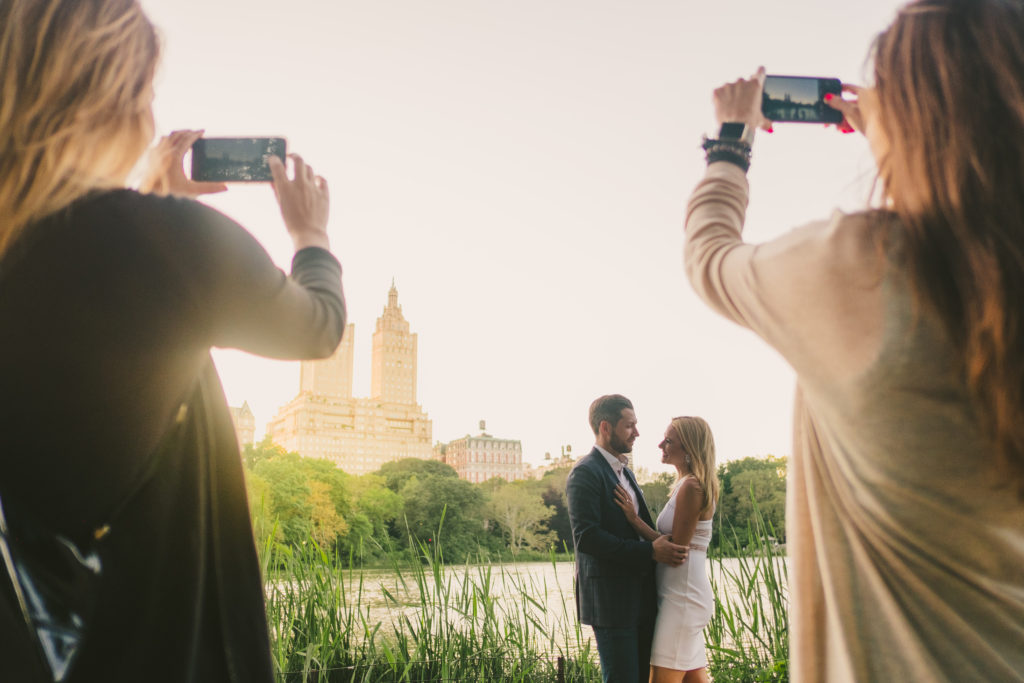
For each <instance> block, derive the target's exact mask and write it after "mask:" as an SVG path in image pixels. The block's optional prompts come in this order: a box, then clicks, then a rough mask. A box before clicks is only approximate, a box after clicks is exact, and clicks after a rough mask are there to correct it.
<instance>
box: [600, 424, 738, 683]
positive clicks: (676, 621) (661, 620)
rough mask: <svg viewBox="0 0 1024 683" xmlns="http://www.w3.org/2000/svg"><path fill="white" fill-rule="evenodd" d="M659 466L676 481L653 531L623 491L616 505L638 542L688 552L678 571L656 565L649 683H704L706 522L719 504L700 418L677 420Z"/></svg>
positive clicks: (711, 451) (710, 606) (710, 440)
mask: <svg viewBox="0 0 1024 683" xmlns="http://www.w3.org/2000/svg"><path fill="white" fill-rule="evenodd" d="M658 447H659V448H661V461H662V462H663V463H666V464H668V465H672V466H674V467H675V468H676V472H677V473H678V475H679V478H678V479H677V481H676V485H675V486H674V487H673V489H672V494H671V495H670V496H669V501H668V503H667V504H666V505H665V509H664V510H662V511H661V514H660V515H658V521H657V522H656V524H657V527H658V528H657V529H652V528H651V527H649V526H647V524H645V523H644V521H643V520H641V519H640V518H639V517H638V516H637V514H636V512H635V511H634V510H633V504H632V501H631V500H630V498H629V494H628V493H626V491H625V489H623V488H622V487H619V488H618V489H617V490H616V492H615V497H616V502H617V503H618V505H619V507H620V508H622V511H623V512H624V513H625V514H626V518H627V519H628V520H629V523H630V524H632V525H633V528H635V529H636V530H637V533H638V534H640V536H642V537H643V538H645V539H647V540H649V541H653V540H654V539H656V538H658V537H659V536H661V535H662V534H668V535H670V536H671V537H672V542H673V543H678V544H680V545H685V546H688V547H689V549H690V552H689V556H688V559H687V560H686V562H684V563H683V564H682V565H680V566H678V567H670V566H668V565H665V564H661V563H659V564H658V565H657V570H656V571H657V583H658V618H657V621H656V622H655V626H654V644H653V645H652V647H651V683H679V681H685V682H686V683H707V681H708V680H709V679H708V674H707V663H708V661H707V655H706V654H705V652H704V627H705V626H707V624H708V622H709V621H710V620H711V615H712V613H713V612H714V607H715V599H714V596H713V595H712V593H711V581H710V580H709V579H708V573H707V562H706V560H707V551H708V543H710V542H711V519H712V517H713V516H714V514H715V505H716V503H717V502H718V490H719V487H718V474H717V468H716V465H715V439H714V437H713V436H712V435H711V428H710V427H709V426H708V423H707V422H705V421H704V419H703V418H700V417H677V418H675V419H673V420H672V423H671V424H670V425H669V426H668V429H666V430H665V438H664V439H663V440H662V441H661V443H660V444H658Z"/></svg>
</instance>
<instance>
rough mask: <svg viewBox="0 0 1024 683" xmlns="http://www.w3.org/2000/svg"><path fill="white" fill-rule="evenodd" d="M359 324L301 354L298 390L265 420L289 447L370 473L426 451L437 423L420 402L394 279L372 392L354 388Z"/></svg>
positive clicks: (376, 344)
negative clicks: (356, 393)
mask: <svg viewBox="0 0 1024 683" xmlns="http://www.w3.org/2000/svg"><path fill="white" fill-rule="evenodd" d="M354 336H355V325H354V324H349V325H348V327H347V328H346V329H345V335H344V337H343V338H342V343H341V345H340V346H339V347H338V349H337V350H336V351H335V352H334V354H333V355H332V356H331V357H330V358H327V359H324V360H318V361H303V362H302V367H301V370H300V380H299V393H298V395H297V396H296V397H295V398H293V399H292V400H291V401H290V402H288V403H287V404H286V405H284V406H282V407H281V408H280V409H279V410H278V412H277V415H276V416H275V417H274V419H273V420H272V421H271V422H270V424H269V425H268V426H267V433H268V434H269V435H270V438H271V440H272V441H273V442H274V443H276V444H278V445H280V446H282V447H284V448H285V449H287V450H289V451H296V452H298V453H299V454H300V455H303V456H306V457H313V458H324V459H327V460H331V461H332V462H334V463H335V464H337V465H338V467H340V468H341V469H342V470H344V471H345V472H348V473H350V474H365V473H367V472H373V471H375V470H378V469H380V466H381V465H383V464H384V463H386V462H389V461H391V460H398V459H400V458H424V459H428V458H430V457H431V454H432V446H431V433H432V424H431V422H430V418H429V417H427V414H426V412H424V411H423V409H422V408H421V407H420V405H419V404H418V403H416V334H415V333H413V332H410V329H409V322H408V321H407V320H406V319H405V317H404V316H403V315H402V307H401V306H400V305H399V304H398V289H396V288H395V285H394V283H392V284H391V290H390V291H389V292H388V303H387V305H386V306H385V307H384V312H383V313H382V314H381V316H380V317H379V318H377V329H376V331H375V332H374V333H373V359H372V365H371V377H370V386H371V396H370V397H368V398H363V397H353V396H352V368H353V363H354V353H353V338H354Z"/></svg>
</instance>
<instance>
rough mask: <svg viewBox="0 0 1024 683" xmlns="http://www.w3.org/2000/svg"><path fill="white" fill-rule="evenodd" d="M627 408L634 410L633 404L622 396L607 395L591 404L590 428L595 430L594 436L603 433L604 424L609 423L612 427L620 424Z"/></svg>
mask: <svg viewBox="0 0 1024 683" xmlns="http://www.w3.org/2000/svg"><path fill="white" fill-rule="evenodd" d="M626 408H629V409H630V410H633V403H632V402H631V401H630V400H629V399H628V398H626V397H625V396H623V395H622V394H607V395H605V396H601V397H599V398H597V399H595V400H594V402H593V403H591V404H590V428H591V429H593V430H594V436H597V435H598V432H600V431H601V423H602V422H608V423H609V424H610V425H611V426H612V427H614V426H615V425H617V424H619V420H621V419H622V411H623V410H625V409H626Z"/></svg>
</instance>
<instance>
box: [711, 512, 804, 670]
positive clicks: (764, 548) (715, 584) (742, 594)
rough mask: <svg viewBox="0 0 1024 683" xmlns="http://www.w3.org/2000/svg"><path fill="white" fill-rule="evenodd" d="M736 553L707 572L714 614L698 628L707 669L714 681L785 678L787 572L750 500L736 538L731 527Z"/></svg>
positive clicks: (771, 535)
mask: <svg viewBox="0 0 1024 683" xmlns="http://www.w3.org/2000/svg"><path fill="white" fill-rule="evenodd" d="M728 533H731V534H732V541H733V547H734V548H737V549H738V551H737V556H736V557H735V558H734V559H733V560H732V561H730V562H728V563H726V562H723V561H722V560H721V558H717V559H712V560H711V562H710V571H709V575H710V578H711V587H712V591H713V592H714V595H715V614H714V616H713V617H712V618H711V623H709V624H708V626H707V628H706V629H705V630H704V636H705V642H706V644H707V649H708V671H709V673H710V674H711V677H712V678H713V679H714V680H715V681H731V682H735V683H785V682H787V681H789V613H788V609H789V572H788V569H787V566H786V561H785V560H786V558H785V551H784V550H783V549H780V548H779V547H778V546H777V545H776V544H775V543H774V541H773V540H771V539H773V538H774V536H775V534H774V529H772V528H771V525H768V524H765V520H764V518H763V517H762V515H761V512H760V510H759V509H758V507H757V501H754V520H753V523H752V524H751V525H749V526H748V527H747V529H746V530H745V534H744V535H745V538H741V537H740V536H739V534H737V533H736V531H735V530H734V529H730V530H728Z"/></svg>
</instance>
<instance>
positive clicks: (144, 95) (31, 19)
mask: <svg viewBox="0 0 1024 683" xmlns="http://www.w3.org/2000/svg"><path fill="white" fill-rule="evenodd" d="M159 51H160V49H159V41H158V39H157V35H156V31H155V29H154V28H153V25H152V24H151V23H150V22H149V19H148V18H147V17H146V15H145V13H143V11H142V8H141V7H140V6H139V4H138V2H136V0H3V1H2V2H0V256H2V255H3V254H4V253H5V252H6V250H7V248H8V247H9V246H10V244H11V242H12V240H13V239H14V237H15V236H16V235H17V234H18V233H19V232H20V231H21V230H22V229H23V228H24V227H25V226H26V225H28V224H29V223H32V222H33V221H36V220H39V219H40V218H43V217H45V216H48V215H50V214H52V213H54V212H56V211H59V210H60V209H62V208H64V207H66V206H68V205H69V204H71V203H72V202H74V201H75V200H76V199H79V198H80V197H82V196H83V195H85V194H86V193H88V192H90V191H92V190H94V189H97V188H99V187H104V186H110V185H112V184H116V182H117V181H118V180H123V178H124V176H125V175H126V174H127V173H128V171H129V170H130V169H131V167H132V166H133V165H134V163H135V162H136V160H137V159H138V158H139V156H141V154H142V152H144V151H145V148H146V146H147V145H148V144H149V138H150V137H151V136H152V133H153V131H152V119H151V117H152V113H151V110H150V99H151V96H152V81H153V75H154V72H155V69H156V63H157V60H158V57H159Z"/></svg>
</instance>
